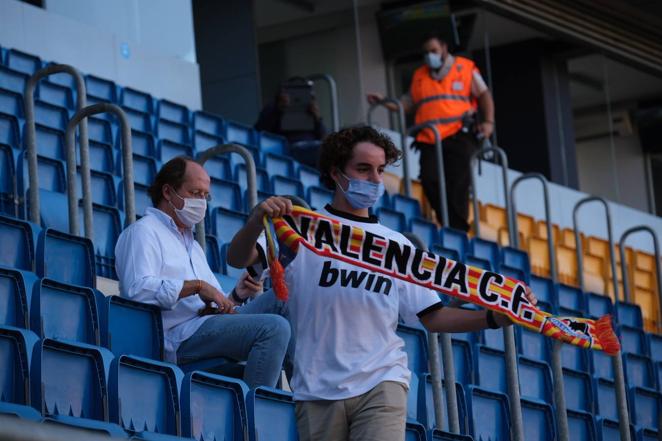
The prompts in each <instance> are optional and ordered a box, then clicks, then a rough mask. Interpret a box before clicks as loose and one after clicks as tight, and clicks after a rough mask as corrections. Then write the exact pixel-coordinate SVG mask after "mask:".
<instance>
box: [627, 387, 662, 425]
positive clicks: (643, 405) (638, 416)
mask: <svg viewBox="0 0 662 441" xmlns="http://www.w3.org/2000/svg"><path fill="white" fill-rule="evenodd" d="M629 402H630V418H631V419H632V424H634V425H635V427H637V428H638V429H639V428H646V429H652V430H656V431H659V430H661V429H662V427H660V415H661V414H662V394H660V393H659V392H656V391H655V390H651V389H646V388H643V387H631V388H630V391H629Z"/></svg>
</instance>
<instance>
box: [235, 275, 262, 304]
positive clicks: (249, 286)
mask: <svg viewBox="0 0 662 441" xmlns="http://www.w3.org/2000/svg"><path fill="white" fill-rule="evenodd" d="M262 288H263V283H262V282H258V281H255V280H253V278H252V277H251V276H250V274H248V272H247V271H244V273H243V274H242V275H241V277H240V278H239V281H238V282H237V286H235V287H234V291H235V292H236V293H237V296H238V297H239V298H240V299H242V300H245V299H247V298H249V297H254V296H256V295H257V294H259V293H261V292H262Z"/></svg>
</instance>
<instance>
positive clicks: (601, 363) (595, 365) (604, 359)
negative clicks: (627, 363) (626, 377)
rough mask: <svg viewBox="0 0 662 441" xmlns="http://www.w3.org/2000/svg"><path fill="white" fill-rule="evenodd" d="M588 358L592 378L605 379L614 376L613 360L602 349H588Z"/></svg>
mask: <svg viewBox="0 0 662 441" xmlns="http://www.w3.org/2000/svg"><path fill="white" fill-rule="evenodd" d="M589 358H590V361H591V373H592V376H593V378H606V379H607V380H613V379H614V378H615V377H614V365H613V364H612V363H613V360H612V357H611V356H610V355H607V354H605V353H604V352H602V351H589Z"/></svg>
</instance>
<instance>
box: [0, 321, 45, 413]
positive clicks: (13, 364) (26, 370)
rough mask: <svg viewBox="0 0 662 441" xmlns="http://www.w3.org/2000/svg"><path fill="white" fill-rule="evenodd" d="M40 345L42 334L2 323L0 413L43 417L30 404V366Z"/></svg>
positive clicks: (0, 340)
mask: <svg viewBox="0 0 662 441" xmlns="http://www.w3.org/2000/svg"><path fill="white" fill-rule="evenodd" d="M38 347H39V337H37V336H36V335H35V334H34V333H33V332H32V331H28V330H26V329H19V328H14V327H12V326H4V325H0V366H2V368H1V369H0V414H4V415H12V416H16V417H18V418H21V419H26V420H32V421H41V419H42V418H41V414H40V413H39V412H38V411H37V410H35V408H34V407H31V403H32V391H31V387H32V383H31V382H30V369H31V367H32V360H33V358H36V356H37V354H36V352H37V350H38V349H37V348H38ZM39 387H40V386H39Z"/></svg>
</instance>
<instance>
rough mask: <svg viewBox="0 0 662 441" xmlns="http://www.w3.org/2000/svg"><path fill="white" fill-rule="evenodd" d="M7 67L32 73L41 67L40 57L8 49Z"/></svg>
mask: <svg viewBox="0 0 662 441" xmlns="http://www.w3.org/2000/svg"><path fill="white" fill-rule="evenodd" d="M5 64H6V65H7V67H9V68H11V69H13V70H17V71H19V72H23V73H26V74H28V75H32V74H33V73H35V72H36V71H38V70H39V69H41V59H40V58H39V57H37V56H36V55H32V54H27V53H25V52H21V51H19V50H16V49H9V50H8V51H7V54H6V58H5Z"/></svg>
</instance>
